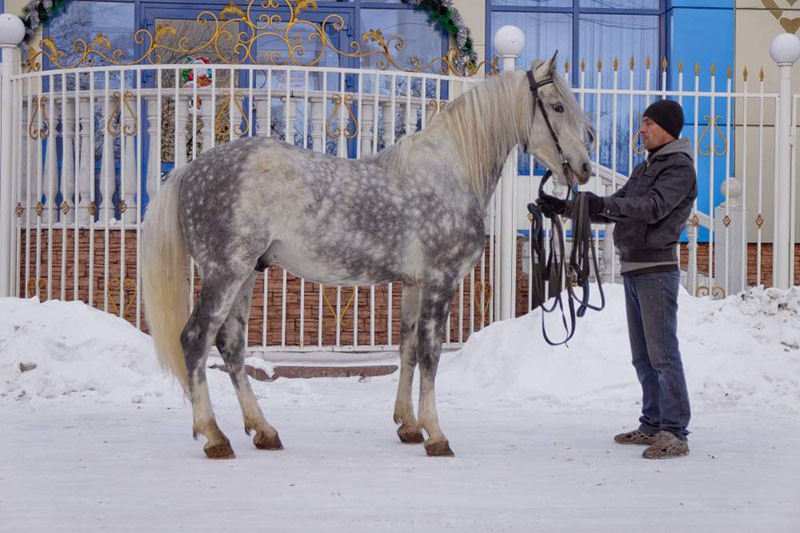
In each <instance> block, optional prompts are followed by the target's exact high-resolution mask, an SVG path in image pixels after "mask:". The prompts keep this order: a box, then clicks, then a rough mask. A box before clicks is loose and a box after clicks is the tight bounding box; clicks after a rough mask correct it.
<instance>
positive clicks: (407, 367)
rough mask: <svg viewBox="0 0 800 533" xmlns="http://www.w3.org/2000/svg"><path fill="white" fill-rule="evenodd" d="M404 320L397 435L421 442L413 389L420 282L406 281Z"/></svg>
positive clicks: (396, 415)
mask: <svg viewBox="0 0 800 533" xmlns="http://www.w3.org/2000/svg"><path fill="white" fill-rule="evenodd" d="M402 310H403V320H402V325H401V328H400V383H398V385H397V399H396V400H395V402H394V421H395V423H397V424H400V427H399V428H397V436H398V437H400V440H401V441H402V442H405V443H406V444H419V443H421V442H422V441H423V440H425V439H424V438H423V436H422V432H421V431H420V428H419V424H418V423H417V417H416V416H415V415H414V404H413V403H412V401H411V391H412V388H413V384H414V368H415V367H416V366H417V346H418V340H419V339H418V327H417V324H418V323H419V285H413V284H410V283H404V284H403V308H402Z"/></svg>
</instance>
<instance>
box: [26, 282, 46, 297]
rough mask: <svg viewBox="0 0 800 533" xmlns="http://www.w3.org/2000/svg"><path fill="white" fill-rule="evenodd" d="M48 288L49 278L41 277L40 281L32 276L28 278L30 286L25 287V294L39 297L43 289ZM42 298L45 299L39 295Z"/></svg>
mask: <svg viewBox="0 0 800 533" xmlns="http://www.w3.org/2000/svg"><path fill="white" fill-rule="evenodd" d="M46 290H47V279H46V278H39V279H38V281H37V280H36V279H35V278H31V279H29V280H28V286H27V287H26V289H25V295H26V296H27V297H28V298H33V297H34V296H37V297H39V296H40V294H41V292H42V291H46ZM39 299H40V300H44V298H42V297H39Z"/></svg>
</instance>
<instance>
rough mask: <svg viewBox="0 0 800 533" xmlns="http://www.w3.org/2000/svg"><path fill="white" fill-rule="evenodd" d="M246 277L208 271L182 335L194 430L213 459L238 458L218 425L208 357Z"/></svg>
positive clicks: (207, 453)
mask: <svg viewBox="0 0 800 533" xmlns="http://www.w3.org/2000/svg"><path fill="white" fill-rule="evenodd" d="M242 279H243V276H242V277H236V276H235V275H233V274H231V273H230V272H224V273H223V272H219V271H210V272H205V276H204V277H203V287H202V289H201V290H200V297H199V298H198V299H197V304H196V305H195V306H194V309H193V310H192V314H191V316H190V317H189V321H188V322H187V323H186V327H184V328H183V333H181V344H182V346H183V353H184V355H185V357H186V370H187V373H188V375H189V398H190V399H191V401H192V417H193V425H192V430H193V434H194V436H195V438H197V434H198V433H200V434H201V435H204V436H205V437H206V438H207V439H208V442H206V444H205V446H204V447H203V449H204V450H205V452H206V455H207V456H208V457H210V458H211V459H232V458H234V457H235V454H234V453H233V449H232V448H231V444H230V441H229V440H228V438H227V437H226V436H225V434H223V433H222V431H221V430H220V429H219V426H217V421H216V418H215V417H214V410H213V409H212V407H211V397H210V396H209V394H208V383H207V382H206V358H207V356H208V349H209V348H210V347H211V341H212V339H214V337H216V335H217V331H218V330H219V328H220V326H222V324H223V322H224V321H225V318H226V317H227V316H228V312H229V310H230V308H231V305H232V303H233V301H234V298H235V297H236V294H237V292H238V291H239V287H240V286H241V284H242V281H241V280H242Z"/></svg>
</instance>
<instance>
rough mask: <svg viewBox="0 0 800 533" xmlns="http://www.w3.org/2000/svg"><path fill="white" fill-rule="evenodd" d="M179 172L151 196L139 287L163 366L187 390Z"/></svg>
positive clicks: (186, 293)
mask: <svg viewBox="0 0 800 533" xmlns="http://www.w3.org/2000/svg"><path fill="white" fill-rule="evenodd" d="M179 184H180V173H177V172H173V173H172V175H171V176H170V178H169V179H167V181H166V182H165V183H164V185H163V186H162V187H161V191H159V193H158V195H156V197H155V198H153V199H151V201H150V205H149V206H148V208H147V217H146V219H145V221H144V228H143V232H142V249H141V253H142V289H143V296H144V303H145V312H146V314H147V323H148V325H149V326H150V335H152V337H153V340H154V341H155V347H156V354H157V355H158V361H159V362H160V363H161V366H162V367H163V368H164V369H165V370H168V371H169V372H171V373H172V374H173V375H174V376H175V377H177V378H178V381H180V383H181V385H183V390H184V391H185V392H187V394H188V390H189V376H188V374H187V372H186V359H185V358H184V355H183V347H182V346H181V332H182V331H183V328H184V326H185V325H186V322H187V321H188V320H189V282H188V277H187V275H186V262H187V258H188V252H187V249H186V240H185V238H184V236H183V231H182V230H181V224H180V221H179V220H178V190H179Z"/></svg>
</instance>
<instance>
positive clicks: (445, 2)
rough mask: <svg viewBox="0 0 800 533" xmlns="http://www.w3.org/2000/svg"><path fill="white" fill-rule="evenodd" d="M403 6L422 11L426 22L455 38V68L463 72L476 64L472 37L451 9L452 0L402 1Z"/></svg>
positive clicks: (476, 55)
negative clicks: (406, 5)
mask: <svg viewBox="0 0 800 533" xmlns="http://www.w3.org/2000/svg"><path fill="white" fill-rule="evenodd" d="M402 1H403V3H404V4H409V5H412V6H414V9H415V10H417V11H424V12H425V13H427V14H428V20H429V21H430V22H431V23H432V24H436V25H438V26H439V27H440V28H441V29H442V30H444V31H445V32H447V34H448V35H451V36H453V37H454V38H455V41H456V46H457V48H458V57H457V58H456V66H457V67H458V69H459V70H462V71H463V70H464V68H465V66H466V65H467V64H472V65H474V64H476V63H477V62H478V54H476V53H475V49H474V48H473V45H472V37H470V35H469V28H467V26H466V25H465V24H464V19H463V18H461V14H460V13H459V12H458V10H457V9H456V8H454V7H453V0H402Z"/></svg>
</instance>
